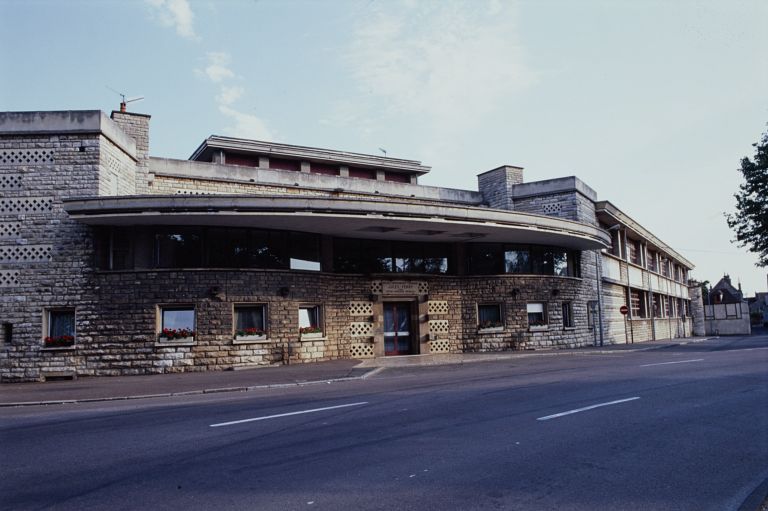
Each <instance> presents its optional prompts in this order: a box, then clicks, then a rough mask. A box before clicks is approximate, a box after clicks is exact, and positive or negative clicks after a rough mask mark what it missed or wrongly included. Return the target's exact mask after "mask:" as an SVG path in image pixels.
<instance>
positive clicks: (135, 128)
mask: <svg viewBox="0 0 768 511" xmlns="http://www.w3.org/2000/svg"><path fill="white" fill-rule="evenodd" d="M111 117H112V120H113V121H114V122H115V124H117V125H118V126H120V129H121V130H123V132H124V133H125V134H126V135H128V136H129V137H131V138H133V139H134V141H135V142H136V157H137V158H138V161H137V162H136V193H138V194H147V193H149V187H150V179H149V119H150V118H151V116H149V115H146V114H136V113H133V112H119V111H117V110H115V111H113V112H112V116H111Z"/></svg>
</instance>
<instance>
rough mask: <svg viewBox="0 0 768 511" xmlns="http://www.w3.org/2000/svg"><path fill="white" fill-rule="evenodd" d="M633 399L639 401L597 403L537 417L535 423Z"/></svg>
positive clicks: (620, 400)
mask: <svg viewBox="0 0 768 511" xmlns="http://www.w3.org/2000/svg"><path fill="white" fill-rule="evenodd" d="M635 399H640V398H639V397H630V398H627V399H619V400H618V401H610V402H608V403H599V404H596V405H592V406H585V407H584V408H577V409H575V410H568V411H567V412H561V413H556V414H554V415H547V416H546V417H539V418H538V419H536V420H537V421H548V420H549V419H557V418H558V417H563V416H565V415H571V414H574V413H579V412H586V411H587V410H594V409H595V408H601V407H603V406H611V405H618V404H619V403H626V402H627V401H634V400H635Z"/></svg>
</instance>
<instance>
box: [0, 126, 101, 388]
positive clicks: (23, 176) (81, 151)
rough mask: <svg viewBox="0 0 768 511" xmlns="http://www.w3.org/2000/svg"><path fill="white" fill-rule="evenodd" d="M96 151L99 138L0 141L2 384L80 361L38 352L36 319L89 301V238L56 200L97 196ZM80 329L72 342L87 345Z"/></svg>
mask: <svg viewBox="0 0 768 511" xmlns="http://www.w3.org/2000/svg"><path fill="white" fill-rule="evenodd" d="M99 146H100V135H98V134H72V135H51V136H42V135H28V136H27V135H24V136H10V135H4V136H1V137H0V182H5V183H6V186H5V187H4V188H2V194H1V195H0V232H2V233H4V234H3V236H2V239H0V310H1V312H0V322H2V323H3V324H7V325H9V328H11V330H12V336H11V341H10V342H5V340H4V339H3V340H2V341H0V343H2V344H0V375H1V377H2V379H3V380H29V379H37V378H38V377H39V376H40V374H41V373H42V372H49V373H52V372H57V371H64V370H68V369H69V368H71V367H75V366H83V364H84V363H85V358H84V356H83V354H82V353H79V352H77V351H75V350H59V349H54V348H44V346H43V338H44V336H45V333H44V332H43V317H44V315H45V311H46V310H48V309H51V308H60V307H66V308H73V307H81V306H83V304H88V303H90V302H92V301H93V296H92V295H90V294H89V293H88V290H89V289H91V285H90V282H91V278H92V275H93V271H92V269H91V268H92V265H91V260H92V256H93V254H92V242H91V238H90V233H89V231H88V229H87V228H86V227H85V226H83V225H81V224H78V223H76V222H74V221H72V220H70V219H69V217H68V216H67V214H66V213H65V212H64V211H63V209H62V202H61V200H62V198H63V197H77V196H93V195H96V194H98V192H99V178H98V176H99V168H100V152H99ZM85 326H86V320H85V319H84V318H83V317H76V324H75V329H76V332H77V333H78V336H77V341H76V342H77V343H78V344H81V343H85V342H87V338H86V337H85V336H83V337H80V336H79V332H81V331H82V329H83V328H84V327H85Z"/></svg>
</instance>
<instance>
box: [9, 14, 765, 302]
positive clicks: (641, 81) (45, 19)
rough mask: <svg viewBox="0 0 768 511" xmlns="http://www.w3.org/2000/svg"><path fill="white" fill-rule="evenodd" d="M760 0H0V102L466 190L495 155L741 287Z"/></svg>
mask: <svg viewBox="0 0 768 511" xmlns="http://www.w3.org/2000/svg"><path fill="white" fill-rule="evenodd" d="M766 26H768V2H765V1H762V0H749V1H746V0H745V1H740V0H728V1H725V0H721V1H687V0H676V1H652V0H648V1H641V0H637V1H629V0H625V1H607V0H603V1H594V0H583V1H578V2H573V1H555V0H543V1H522V2H512V1H501V0H499V1H486V0H472V1H466V2H458V1H456V2H454V1H450V0H444V1H440V2H427V1H416V0H386V1H382V0H345V1H342V0H327V1H298V0H285V1H275V0H253V1H245V0H241V1H221V2H212V1H196V0H147V1H138V0H137V1H109V0H103V1H95V0H92V1H80V0H68V1H53V0H47V1H38V0H0V64H2V70H3V71H2V73H1V74H0V108H1V109H2V110H66V109H102V110H105V111H110V110H112V109H115V108H116V107H117V106H118V103H119V100H120V98H119V96H118V95H117V94H116V93H115V92H113V91H111V90H110V89H109V88H108V87H111V88H112V89H115V90H118V91H121V92H124V93H125V94H127V95H128V96H129V97H131V96H144V97H145V98H146V99H144V100H143V101H141V102H136V103H132V104H131V105H130V109H131V110H133V111H137V112H142V113H148V114H151V115H152V133H151V147H150V152H151V154H153V155H155V156H165V157H172V158H187V157H188V156H189V155H190V154H191V153H192V151H193V150H194V149H195V148H196V147H197V146H198V144H199V143H200V142H201V141H202V140H203V139H204V138H205V137H207V136H208V135H211V134H219V135H230V136H238V137H244V138H258V139H270V140H275V141H279V142H286V143H292V144H299V145H310V146H319V147H329V148H334V149H343V150H349V151H356V152H364V153H378V148H380V147H382V148H385V149H386V150H387V151H388V154H389V156H395V157H403V158H412V159H417V160H421V161H422V162H423V163H424V164H425V165H430V166H432V168H433V170H432V172H431V173H430V174H429V175H428V176H426V177H425V178H423V180H422V181H421V182H422V183H423V184H428V185H439V186H449V187H454V188H468V189H475V188H476V177H475V176H476V174H478V173H480V172H482V171H485V170H489V169H491V168H494V167H496V166H498V165H501V164H513V165H519V166H523V167H525V169H526V170H525V177H526V180H531V181H532V180H539V179H550V178H555V177H561V176H565V175H577V176H579V177H580V178H581V179H582V180H584V181H585V182H586V183H587V184H589V185H590V186H592V187H593V188H594V189H595V190H596V191H597V193H598V196H599V198H600V199H601V200H603V199H606V200H610V201H611V202H613V203H614V204H616V205H617V206H618V207H619V208H621V209H622V210H624V211H625V212H626V213H628V214H629V215H630V216H632V217H633V218H635V219H636V220H637V221H639V222H640V223H641V224H643V225H644V226H645V227H647V228H648V229H650V230H651V231H652V232H654V233H655V234H656V235H657V236H658V237H660V238H661V239H662V240H663V241H665V242H666V243H668V244H669V245H670V246H672V247H674V248H675V249H677V250H678V251H679V252H681V253H682V254H683V255H685V256H686V257H688V258H689V259H690V260H692V261H693V262H694V263H695V264H696V265H697V268H696V270H695V271H694V273H693V276H694V277H696V278H698V279H701V280H704V279H707V280H712V281H715V280H717V279H718V278H719V277H720V276H722V274H723V273H730V274H731V276H732V277H733V279H734V281H735V280H740V281H741V282H742V284H743V287H744V290H745V291H746V292H747V293H748V294H752V293H753V292H754V291H765V290H766V269H758V268H756V267H755V266H754V262H755V261H756V260H757V259H756V257H755V256H753V255H751V254H749V253H748V252H747V251H746V250H745V249H742V248H739V247H737V246H736V245H735V244H734V243H732V242H731V239H732V233H731V231H730V230H729V229H728V227H727V225H726V224H725V220H724V218H723V213H724V212H728V211H732V209H733V204H734V202H735V201H734V199H733V193H735V191H736V190H737V187H738V184H739V182H740V174H739V173H738V172H737V169H738V168H739V161H740V159H741V158H742V157H743V156H746V155H750V156H751V155H752V154H753V148H752V146H751V144H752V143H754V142H756V141H757V140H758V139H759V137H760V135H761V133H763V132H764V131H766V129H768V126H767V125H766V123H768V61H766V57H765V55H766V48H768V31H767V30H765V27H766Z"/></svg>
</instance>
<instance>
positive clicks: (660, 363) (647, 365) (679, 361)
mask: <svg viewBox="0 0 768 511" xmlns="http://www.w3.org/2000/svg"><path fill="white" fill-rule="evenodd" d="M702 360H704V359H703V358H695V359H693V360H677V361H675V362H659V363H657V364H643V365H641V366H640V367H651V366H665V365H669V364H687V363H688V362H701V361H702Z"/></svg>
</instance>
